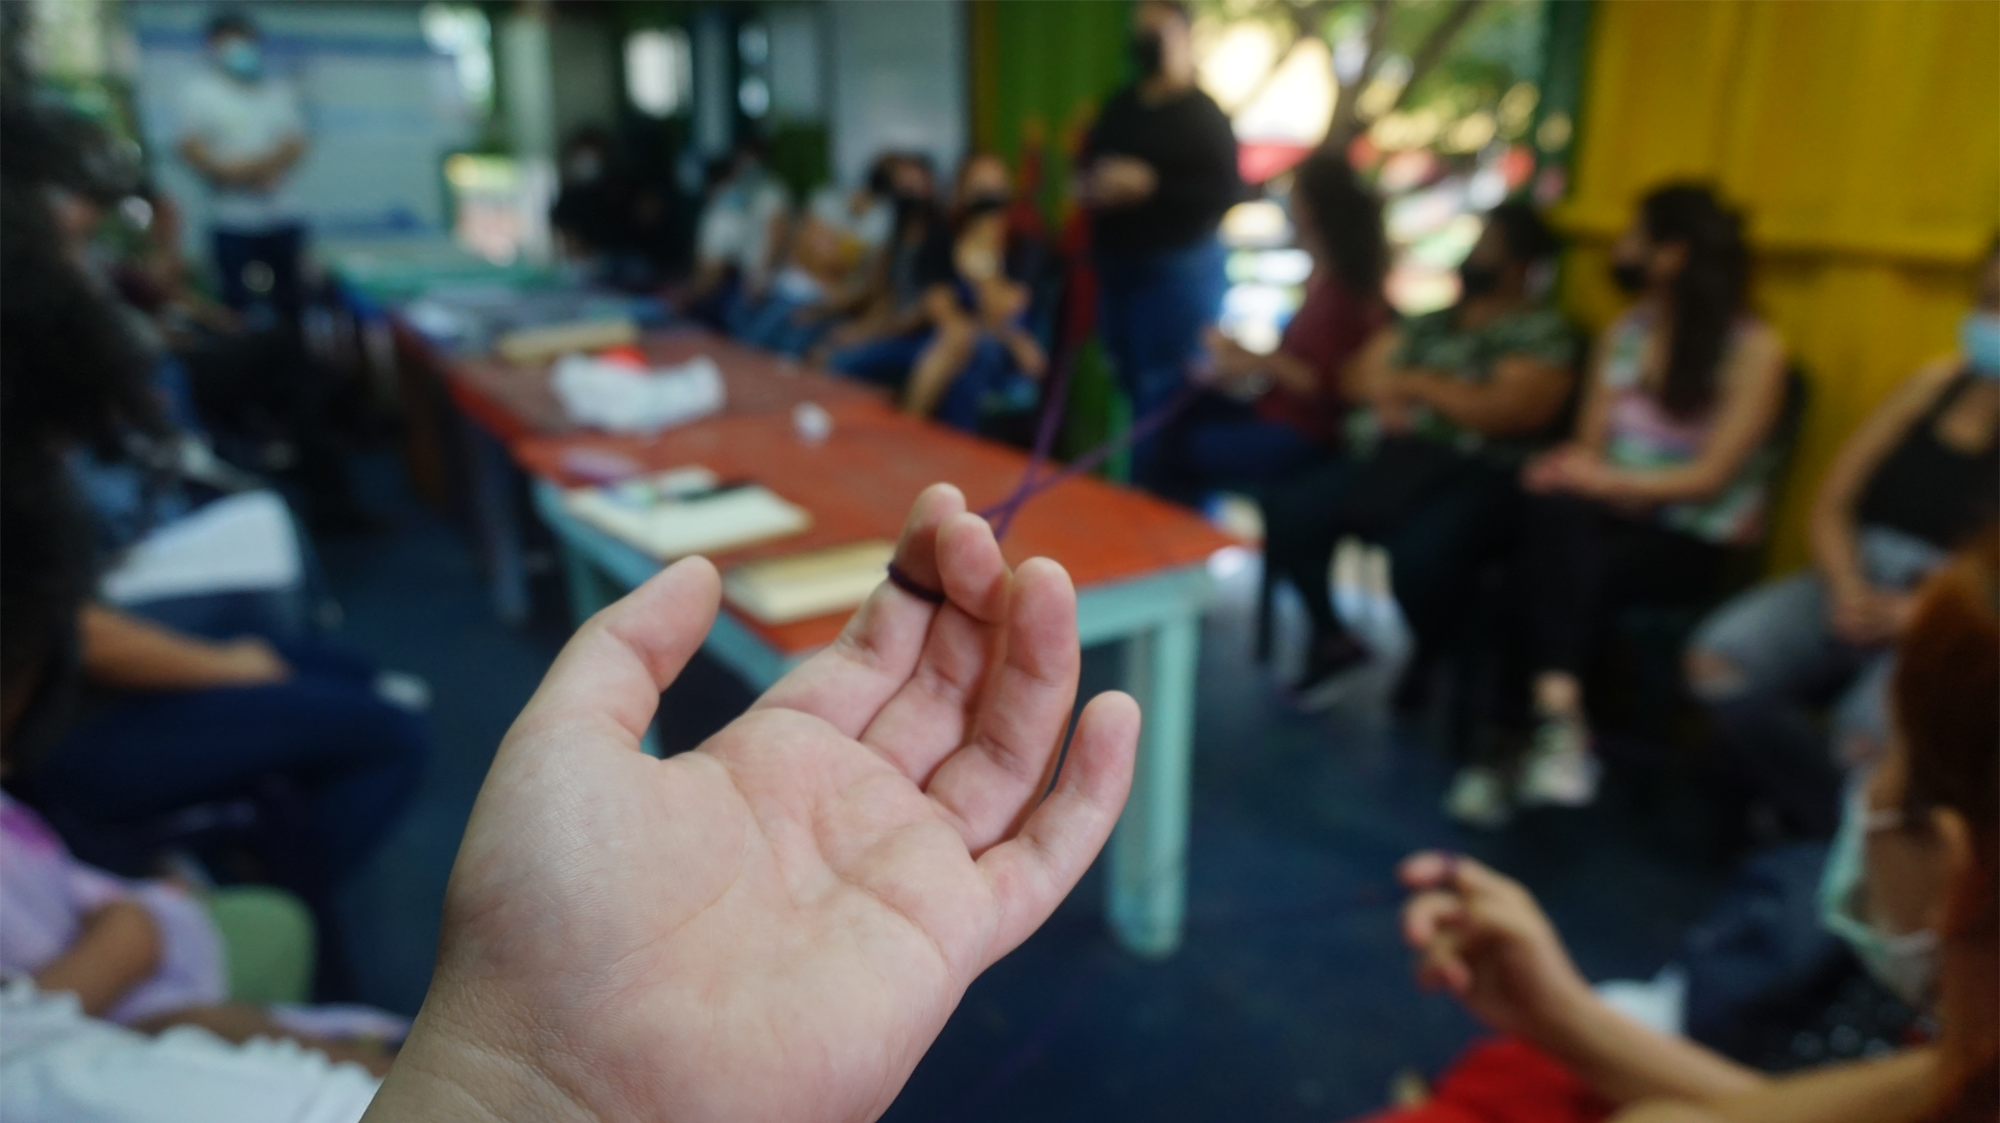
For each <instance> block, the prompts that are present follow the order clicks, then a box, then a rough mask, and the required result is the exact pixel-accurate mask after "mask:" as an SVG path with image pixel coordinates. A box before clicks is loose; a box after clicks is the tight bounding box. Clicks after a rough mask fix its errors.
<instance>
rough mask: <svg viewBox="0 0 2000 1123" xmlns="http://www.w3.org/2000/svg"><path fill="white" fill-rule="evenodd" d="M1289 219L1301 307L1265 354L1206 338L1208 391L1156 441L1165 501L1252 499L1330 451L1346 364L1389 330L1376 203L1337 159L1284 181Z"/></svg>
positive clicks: (1339, 423) (1338, 430)
mask: <svg viewBox="0 0 2000 1123" xmlns="http://www.w3.org/2000/svg"><path fill="white" fill-rule="evenodd" d="M1289 209H1290V212H1291V219H1292V227H1293V229H1295V230H1296V231H1297V232H1298V243H1299V248H1300V249H1303V250H1305V251H1306V253H1307V254H1309V255H1311V257H1312V263H1313V268H1312V273H1311V275H1309V276H1308V277H1307V278H1306V290H1305V299H1304V300H1303V301H1302V302H1301V303H1300V304H1299V307H1298V310H1297V311H1296V312H1294V313H1293V315H1292V318H1291V321H1290V322H1289V323H1287V324H1286V325H1285V334H1284V338H1283V339H1282V340H1280V341H1279V343H1278V349H1277V350H1275V351H1273V352H1271V353H1270V354H1267V355H1264V354H1258V353H1256V352H1254V351H1250V350H1248V349H1246V348H1245V347H1243V346H1242V345H1241V344H1239V343H1237V342H1236V341H1235V340H1233V339H1230V338H1229V337H1228V336H1225V335H1223V334H1222V333H1221V332H1219V331H1217V330H1215V329H1214V328H1210V329H1209V331H1208V335H1207V346H1208V355H1209V371H1208V379H1209V382H1210V386H1211V392H1209V393H1206V394H1203V395H1202V396H1201V397H1200V398H1197V399H1196V400H1195V402H1194V403H1193V404H1192V405H1191V406H1190V407H1189V409H1188V411H1187V412H1186V413H1184V414H1182V416H1181V419H1180V420H1179V421H1177V422H1176V423H1175V424H1173V425H1171V426H1169V427H1168V429H1167V431H1166V432H1165V433H1163V434H1161V436H1160V440H1159V445H1160V451H1159V454H1158V455H1159V457H1160V469H1159V470H1160V472H1161V475H1162V480H1163V481H1164V482H1163V484H1162V487H1163V489H1164V490H1165V492H1166V493H1167V494H1169V495H1173V496H1174V497H1176V498H1179V499H1183V500H1186V501H1188V502H1199V501H1200V500H1201V499H1202V497H1203V494H1204V493H1206V492H1209V491H1214V490H1224V491H1239V492H1249V493H1252V494H1258V495H1261V494H1263V493H1264V492H1265V491H1267V490H1268V489H1270V488H1272V487H1274V486H1276V485H1278V484H1281V483H1285V482H1287V481H1289V480H1290V479H1291V478H1292V477H1294V476H1295V475H1297V474H1298V473H1299V472H1301V471H1303V470H1305V469H1306V468H1308V467H1310V466H1311V465H1313V464H1315V463H1317V462H1319V461H1321V460H1323V459H1325V458H1326V457H1327V456H1329V455H1331V454H1332V453H1334V452H1335V451H1337V450H1338V449H1339V448H1340V445H1341V441H1342V439H1343V431H1344V426H1345V423H1346V417H1347V411H1348V409H1349V408H1350V407H1351V406H1352V405H1353V402H1352V401H1351V399H1350V398H1349V397H1348V394H1347V389H1346V386H1345V383H1344V382H1343V379H1344V377H1345V375H1346V371H1347V365H1348V363H1349V362H1351V361H1352V360H1353V359H1354V357H1355V356H1356V355H1357V354H1359V353H1360V352H1361V349H1362V347H1363V346H1364V345H1366V344H1367V343H1368V341H1369V340H1370V339H1371V338H1373V337H1374V336H1375V335H1376V333H1377V332H1378V331H1380V330H1381V329H1382V327H1383V326H1384V325H1385V324H1386V323H1387V322H1388V319H1389V312H1388V305H1387V304H1385V303H1384V302H1383V300H1382V275H1383V272H1384V271H1385V270H1386V269H1387V267H1388V257H1389V249H1388V244H1387V243H1386V242H1385V241H1384V240H1383V235H1382V202H1381V200H1380V199H1377V198H1376V197H1375V196H1374V195H1373V194H1372V193H1370V192H1369V191H1368V189H1367V188H1365V187H1363V186H1362V185H1361V183H1360V181H1359V180H1357V179H1356V178H1355V175H1354V171H1353V169H1352V168H1350V167H1348V165H1347V160H1346V159H1345V158H1344V157H1343V156H1341V155H1340V154H1339V153H1337V152H1331V151H1319V152H1315V153H1313V154H1312V155H1311V156H1308V157H1307V158H1306V160H1305V162H1304V163H1302V164H1300V165H1299V166H1298V169H1297V170H1296V171H1294V172H1293V173H1292V190H1291V197H1290V202H1289ZM1321 569H1322V571H1324V569H1325V567H1324V566H1322V567H1321Z"/></svg>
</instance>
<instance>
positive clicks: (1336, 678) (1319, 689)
mask: <svg viewBox="0 0 2000 1123" xmlns="http://www.w3.org/2000/svg"><path fill="white" fill-rule="evenodd" d="M1373 658H1374V656H1373V653H1372V652H1370V651H1369V650H1368V645H1367V644H1365V643H1362V642H1361V641H1360V640H1358V639H1355V638H1354V637H1353V636H1352V635H1349V634H1348V633H1346V632H1339V633H1336V634H1334V635H1331V636H1326V637H1324V638H1322V639H1319V640H1316V641H1314V643H1313V646H1312V653H1311V654H1310V655H1309V656H1307V658H1306V671H1305V674H1303V675H1301V676H1299V681H1298V683H1297V684H1296V685H1294V686H1293V687H1292V703H1293V705H1295V706H1297V707H1298V708H1299V709H1301V710H1304V711H1305V712H1307V713H1314V712H1317V711H1319V710H1328V709H1332V708H1333V707H1334V706H1336V705H1338V704H1339V702H1340V700H1341V698H1342V697H1344V696H1345V695H1346V694H1347V692H1348V688H1349V687H1351V686H1353V685H1354V683H1355V681H1356V677H1355V676H1354V675H1353V674H1352V673H1351V672H1354V671H1358V670H1360V669H1362V668H1364V667H1366V666H1367V665H1368V663H1369V661H1370V660H1371V659H1373Z"/></svg>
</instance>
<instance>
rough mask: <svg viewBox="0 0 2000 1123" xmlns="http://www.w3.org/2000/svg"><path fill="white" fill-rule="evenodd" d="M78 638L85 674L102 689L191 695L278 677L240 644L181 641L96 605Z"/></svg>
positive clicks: (158, 628) (175, 634) (178, 635)
mask: <svg viewBox="0 0 2000 1123" xmlns="http://www.w3.org/2000/svg"><path fill="white" fill-rule="evenodd" d="M82 633H83V669H84V673H85V674H86V675H88V676H89V677H90V679H91V681H93V682H96V683H100V684H102V685H105V686H115V687H125V688H128V689H133V690H196V689H201V688H204V687H211V686H227V685H233V684H238V683H244V682H258V681H270V680H271V679H273V678H277V677H282V670H281V669H276V668H271V667H260V666H258V665H256V664H257V662H258V660H257V658H256V656H255V654H254V653H253V652H252V651H250V650H249V647H247V646H246V645H245V644H242V643H237V644H221V643H215V642H212V641H209V640H205V639H198V638H196V637H194V636H188V635H183V634H181V633H179V632H176V631H173V630H171V629H169V628H164V627H161V626H160V625H158V624H154V623H152V622H150V621H147V620H142V619H140V618H138V617H136V616H131V615H127V614H126V613H123V612H120V611H118V610H116V609H111V608H105V607H103V606H101V605H88V606H86V607H85V608H84V610H83V617H82ZM250 646H256V647H259V648H261V645H250ZM263 651H264V654H265V657H266V658H267V659H268V658H269V654H268V649H263ZM280 666H281V665H280ZM274 671H275V673H274Z"/></svg>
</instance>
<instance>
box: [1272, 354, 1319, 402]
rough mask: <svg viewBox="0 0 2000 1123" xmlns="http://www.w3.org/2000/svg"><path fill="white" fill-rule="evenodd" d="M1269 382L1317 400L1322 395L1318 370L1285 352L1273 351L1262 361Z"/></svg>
mask: <svg viewBox="0 0 2000 1123" xmlns="http://www.w3.org/2000/svg"><path fill="white" fill-rule="evenodd" d="M1264 369H1265V371H1266V372H1268V373H1269V374H1270V376H1271V380H1272V381H1274V382H1276V383H1277V384H1278V385H1280V386H1283V387H1284V388H1285V389H1287V390H1290V391H1291V392H1292V393H1294V394H1299V395H1302V396H1304V397H1308V398H1317V397H1319V396H1320V395H1321V394H1322V393H1324V392H1325V391H1324V388H1323V386H1322V384H1321V382H1320V377H1319V368H1318V367H1315V366H1313V365H1312V364H1311V363H1309V362H1307V361H1305V360H1304V359H1301V358H1299V357H1298V356H1297V355H1293V354H1290V353H1288V352H1285V351H1273V352H1271V353H1270V354H1269V355H1268V356H1266V357H1265V359H1264Z"/></svg>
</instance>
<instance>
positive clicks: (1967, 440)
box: [1688, 243, 2000, 836]
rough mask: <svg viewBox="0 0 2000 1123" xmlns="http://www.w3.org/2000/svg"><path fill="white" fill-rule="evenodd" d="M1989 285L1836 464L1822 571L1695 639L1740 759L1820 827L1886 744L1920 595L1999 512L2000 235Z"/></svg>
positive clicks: (1802, 822)
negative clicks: (1889, 705)
mask: <svg viewBox="0 0 2000 1123" xmlns="http://www.w3.org/2000/svg"><path fill="white" fill-rule="evenodd" d="M1979 286H1980V287H1979V303H1978V306H1977V307H1976V308H1974V309H1973V310H1972V311H1971V312H1969V313H1967V315H1966V317H1965V321H1964V327H1963V330H1962V333H1961V335H1962V346H1961V349H1960V352H1959V353H1958V354H1957V355H1954V356H1952V357H1951V358H1950V359H1948V360H1945V361H1943V362H1939V363H1936V364H1933V365H1931V366H1929V367H1926V368H1925V369H1923V370H1921V371H1919V372H1918V373H1917V374H1916V375H1914V376H1913V377H1911V378H1910V380H1909V381H1908V382H1906V383H1905V384H1904V385H1903V386H1902V387H1901V388H1900V389H1898V390H1897V391H1896V392H1895V393H1893V394H1891V395H1889V397H1888V398H1887V399H1886V400H1885V401H1884V402H1883V403H1882V404H1881V405H1880V406H1878V407H1876V409H1875V412H1874V413H1873V414H1871V415H1870V416H1869V417H1868V419H1867V420H1866V421H1864V422H1863V423H1862V424H1861V425H1860V426H1859V427H1858V428H1857V429H1856V430H1855V431H1854V433H1853V434H1852V435H1851V436H1849V437H1848V439H1847V443H1846V444H1844V445H1842V446H1841V450H1840V453H1839V454H1838V455H1837V456H1835V457H1834V460H1833V463H1832V464H1831V465H1829V466H1828V468H1827V472H1826V475H1825V477H1824V478H1823V479H1822V480H1821V481H1820V487H1819V495H1818V498H1817V500H1816V501H1815V502H1814V504H1813V509H1812V524H1811V540H1812V548H1813V562H1814V566H1813V568H1812V569H1810V570H1808V571H1806V572H1804V573H1799V574H1795V575H1793V576H1791V577H1787V578H1784V579H1782V580H1778V581H1773V582H1769V583H1767V584H1765V585H1762V586H1759V587H1757V588H1755V589H1752V590H1750V591H1748V592H1746V593H1744V594H1742V595H1741V596H1739V597H1737V598H1736V599H1735V600H1732V601H1730V602H1729V603H1728V604H1726V605H1724V606H1723V607H1722V608H1721V609H1719V610H1718V611H1717V612H1716V613H1715V614H1714V615H1713V616H1711V617H1710V618H1709V619H1708V621H1707V622H1706V623H1705V624H1703V625H1702V627H1701V629H1700V630H1699V631H1698V632H1697V633H1696V635H1695V637H1694V640H1693V642H1692V643H1691V644H1690V645H1689V649H1688V679H1689V682H1690V684H1691V685H1692V686H1693V688H1694V692H1695V694H1696V696H1697V697H1699V698H1700V699H1701V700H1702V702H1703V703H1704V704H1705V705H1706V706H1707V707H1708V711H1709V714H1710V716H1711V717H1712V718H1713V719H1714V723H1715V728H1716V730H1717V732H1718V734H1719V735H1720V736H1721V737H1722V738H1723V739H1724V740H1725V741H1726V743H1727V745H1728V749H1729V752H1730V754H1731V757H1732V758H1733V760H1734V761H1735V762H1736V763H1737V764H1738V765H1740V767H1741V769H1742V771H1743V774H1744V775H1745V777H1746V778H1747V779H1748V780H1749V781H1750V782H1751V784H1752V786H1753V787H1754V789H1755V790H1756V791H1757V792H1758V793H1759V794H1762V795H1765V796H1767V797H1769V798H1771V799H1772V800H1773V801H1774V803H1775V804H1776V806H1777V807H1778V809H1779V810H1780V811H1781V812H1782V813H1783V814H1784V816H1785V818H1786V820H1787V821H1788V822H1789V824H1790V825H1791V826H1792V827H1793V828H1795V829H1797V830H1800V831H1802V832H1804V833H1806V834H1808V835H1814V836H1823V835H1826V834H1830V833H1831V832H1832V829H1833V825H1834V822H1835V817H1836V815H1837V814H1838V811H1839V806H1840V801H1839V790H1840V782H1841V774H1842V772H1843V770H1844V769H1847V768H1853V767H1855V766H1857V765H1860V764H1863V763H1866V762H1867V761H1866V757H1867V755H1868V754H1869V753H1870V752H1871V751H1872V750H1873V748H1875V747H1876V746H1875V737H1876V735H1878V734H1879V724H1880V721H1881V715H1880V689H1881V685H1882V683H1883V682H1884V681H1885V680H1886V678H1887V673H1888V668H1887V659H1888V654H1887V653H1888V645H1889V643H1890V642H1892V641H1893V640H1894V639H1895V638H1896V635H1897V634H1898V633H1899V632H1900V631H1901V630H1902V627H1903V625H1904V624H1905V623H1906V622H1907V621H1908V619H1909V614H1910V609H1911V607H1912V606H1913V605H1914V603H1915V598H1914V596H1913V594H1912V592H1911V590H1912V589H1913V588H1914V586H1915V585H1916V584H1917V583H1918V582H1919V581H1920V580H1922V578H1923V577H1924V575H1925V574H1927V573H1929V572H1930V571H1931V570H1932V569H1934V568H1936V566H1937V565H1938V564H1939V563H1940V562H1942V561H1943V560H1944V558H1945V557H1946V556H1947V555H1948V553H1949V552H1950V551H1951V550H1952V549H1954V548H1955V547H1957V546H1958V545H1959V544H1960V543H1961V542H1963V541H1964V540H1965V539H1966V538H1967V537H1968V536H1969V535H1971V534H1972V533H1974V532H1976V531H1977V530H1979V529H1980V528H1982V527H1984V526H1985V525H1986V524H1987V523H1989V522H1992V521H1993V520H1994V519H1995V518H1996V517H2000V439H1996V430H2000V243H1996V244H1995V245H1994V246H1993V247H1992V248H1991V249H1990V250H1989V251H1988V253H1987V257H1986V262H1985V266H1984V268H1983V269H1982V270H1981V272H1980V278H1979ZM1843 690H1844V691H1845V694H1844V695H1842V700H1841V703H1840V705H1839V706H1838V707H1836V711H1835V712H1836V714H1837V715H1838V719H1837V721H1836V725H1837V726H1838V727H1839V729H1840V736H1841V738H1842V739H1843V740H1844V741H1846V742H1847V743H1844V744H1839V745H1829V743H1828V742H1829V738H1828V735H1827V733H1826V731H1825V730H1824V729H1823V727H1822V726H1821V724H1820V723H1819V722H1818V721H1816V720H1815V717H1814V714H1813V709H1814V705H1813V704H1814V703H1815V702H1818V701H1825V700H1827V699H1828V698H1831V697H1832V696H1834V695H1835V694H1836V693H1837V692H1841V691H1843ZM1871 727H1873V728H1871Z"/></svg>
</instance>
